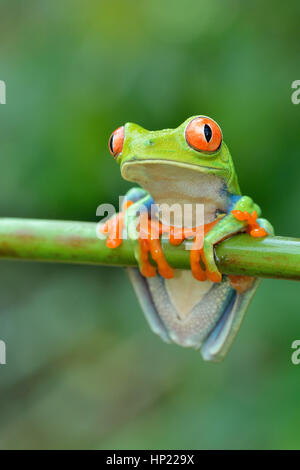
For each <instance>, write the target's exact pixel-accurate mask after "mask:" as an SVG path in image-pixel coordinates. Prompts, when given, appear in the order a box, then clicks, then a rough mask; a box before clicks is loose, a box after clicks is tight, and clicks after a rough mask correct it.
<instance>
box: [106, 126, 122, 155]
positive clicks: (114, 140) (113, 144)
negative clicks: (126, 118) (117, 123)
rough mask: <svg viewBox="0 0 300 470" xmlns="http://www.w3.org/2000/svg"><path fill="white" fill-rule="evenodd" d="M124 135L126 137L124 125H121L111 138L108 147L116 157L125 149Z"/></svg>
mask: <svg viewBox="0 0 300 470" xmlns="http://www.w3.org/2000/svg"><path fill="white" fill-rule="evenodd" d="M124 137H125V132H124V126H121V127H118V129H116V130H115V131H114V132H113V133H112V135H111V136H110V138H109V141H108V148H109V151H110V153H111V154H112V155H113V156H114V157H115V158H117V157H118V155H119V154H120V153H121V152H122V150H123V144H124Z"/></svg>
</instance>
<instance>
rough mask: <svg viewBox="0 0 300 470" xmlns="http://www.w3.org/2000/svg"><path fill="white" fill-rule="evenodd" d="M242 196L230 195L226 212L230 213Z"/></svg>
mask: <svg viewBox="0 0 300 470" xmlns="http://www.w3.org/2000/svg"><path fill="white" fill-rule="evenodd" d="M241 197H242V196H240V195H239V194H230V196H229V199H230V204H229V207H228V212H230V211H232V209H233V208H234V206H235V205H236V203H237V202H238V200H239V199H241Z"/></svg>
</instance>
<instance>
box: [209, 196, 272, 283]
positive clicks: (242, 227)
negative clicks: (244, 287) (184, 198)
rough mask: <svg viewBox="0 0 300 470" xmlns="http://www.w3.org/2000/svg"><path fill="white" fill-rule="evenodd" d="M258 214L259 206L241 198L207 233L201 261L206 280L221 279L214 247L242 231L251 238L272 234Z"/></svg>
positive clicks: (268, 226)
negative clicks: (204, 268) (204, 269)
mask: <svg viewBox="0 0 300 470" xmlns="http://www.w3.org/2000/svg"><path fill="white" fill-rule="evenodd" d="M260 214H261V210H260V208H259V206H258V205H257V204H255V203H254V202H253V200H252V199H251V198H250V197H248V196H242V197H241V198H240V199H239V200H238V201H237V202H236V204H235V205H234V207H233V209H232V210H231V211H230V212H229V213H228V214H227V215H225V216H224V217H223V218H221V219H220V220H219V222H217V223H216V225H215V226H214V227H213V228H212V230H211V231H209V232H208V233H207V235H206V236H205V238H204V242H203V248H202V260H203V262H204V264H205V267H206V275H207V277H208V279H210V280H211V281H213V282H220V281H221V279H222V274H221V273H220V271H219V270H218V268H217V265H216V261H215V255H214V245H216V244H217V243H219V242H220V241H222V240H224V239H226V238H228V237H230V236H231V235H234V234H236V233H238V232H242V231H247V232H248V233H250V235H251V236H253V237H264V236H266V235H268V233H270V234H273V233H274V232H273V227H272V226H271V224H270V223H269V222H267V221H265V220H264V219H258V218H257V217H258V216H259V215H260ZM233 284H234V277H233ZM233 286H234V285H233Z"/></svg>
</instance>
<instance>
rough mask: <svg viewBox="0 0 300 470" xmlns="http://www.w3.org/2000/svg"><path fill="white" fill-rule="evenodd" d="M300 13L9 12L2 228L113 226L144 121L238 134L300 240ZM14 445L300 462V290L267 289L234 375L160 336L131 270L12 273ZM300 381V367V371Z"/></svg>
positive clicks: (94, 3) (199, 1)
mask: <svg viewBox="0 0 300 470" xmlns="http://www.w3.org/2000/svg"><path fill="white" fill-rule="evenodd" d="M299 14H300V4H299V1H297V0H292V1H290V2H289V5H288V7H287V5H286V3H283V2H281V1H279V0H276V1H275V0H273V1H272V2H270V1H265V2H263V3H262V2H259V1H258V0H254V1H252V2H247V3H246V2H242V1H235V0H228V1H226V2H225V1H222V0H213V1H211V2H207V1H204V0H190V1H189V2H188V4H187V3H186V2H183V1H175V0H164V1H163V2H162V1H159V0H151V1H143V0H127V1H126V2H125V1H124V0H86V1H85V2H82V1H79V0H61V1H58V0H56V1H50V0H26V1H25V0H23V1H20V0H9V1H6V0H2V2H1V15H0V64H1V67H0V74H1V76H0V79H2V80H5V81H6V84H7V104H6V105H5V106H0V119H1V156H2V166H1V174H0V187H1V200H0V209H1V215H2V216H16V217H40V218H49V219H51V218H57V219H64V218H65V219H77V220H92V221H94V220H96V216H95V212H96V207H97V206H98V204H100V203H101V202H113V203H114V204H117V201H118V196H119V194H124V193H125V191H126V189H127V188H128V187H129V186H130V185H129V184H128V183H126V182H124V181H122V179H121V177H120V174H119V168H118V166H117V165H116V164H115V162H114V160H113V159H112V158H111V157H110V155H109V153H108V150H107V141H108V137H109V135H110V133H111V132H112V131H113V130H114V129H115V128H116V127H118V126H119V125H121V124H122V123H124V122H126V121H133V122H137V123H139V124H141V125H142V126H144V127H146V128H149V129H160V128H166V127H175V126H177V125H179V124H180V123H181V122H182V121H183V120H185V119H186V118H187V117H188V116H190V115H194V114H207V115H209V116H212V117H213V118H215V119H216V120H217V121H218V122H219V123H220V124H221V126H222V128H223V133H224V136H225V140H226V142H227V143H228V144H229V146H230V149H231V151H232V155H233V158H234V161H235V165H236V169H237V172H238V175H239V180H240V184H241V187H242V190H243V192H244V193H245V194H248V195H252V196H253V197H254V198H255V200H256V201H257V202H258V203H259V204H260V205H261V206H262V208H263V214H264V216H266V217H267V218H269V219H270V220H272V221H273V223H274V226H275V228H276V231H277V234H281V235H288V236H297V235H298V233H299V220H298V219H297V214H298V212H299V211H298V205H299V196H300V187H299V170H300V158H299V143H300V141H299V112H300V106H295V105H293V104H292V102H291V83H292V81H294V80H296V79H300V70H299V52H300V41H299ZM1 266H2V269H1V271H0V283H1V284H0V285H1V294H0V295H1V311H0V338H1V339H3V340H5V341H6V343H7V361H8V364H7V365H6V366H3V367H1V368H0V407H1V412H0V416H1V418H0V447H1V448H65V447H68V448H119V449H122V448H170V449H172V448H173V449H174V448H175V449H176V448H177V449H178V448H186V449H189V448H200V449H201V448H299V444H300V437H299V426H298V423H299V419H300V398H299V397H300V395H299V388H300V385H299V371H300V369H298V368H297V367H296V366H294V365H292V363H291V360H290V356H291V348H290V347H291V343H292V341H293V340H294V339H298V338H299V336H300V318H299V297H298V293H299V286H298V284H297V283H294V282H287V281H271V280H270V281H264V282H263V283H262V285H261V287H260V289H259V291H258V293H257V295H256V296H255V299H254V301H253V303H252V305H251V307H250V309H249V312H248V314H247V317H246V319H245V322H244V325H243V328H242V330H241V332H240V334H239V336H238V338H237V341H236V342H235V344H234V347H233V349H232V351H231V353H230V354H229V356H228V358H227V359H226V361H225V362H224V363H223V364H222V365H213V364H206V363H203V362H202V360H201V358H200V355H199V354H198V353H197V352H195V351H190V350H184V349H181V348H179V347H177V346H175V345H171V346H170V345H165V344H164V343H162V342H161V341H160V339H159V338H158V337H156V336H155V335H153V334H152V333H151V331H150V330H149V328H148V326H147V324H146V322H145V320H144V318H143V315H142V312H141V309H140V307H139V306H138V303H137V301H136V298H135V296H134V294H133V292H132V289H131V286H130V285H129V282H128V280H127V277H126V274H125V272H123V271H122V270H119V269H109V268H105V269H100V268H96V267H79V266H62V265H37V264H31V263H13V262H1ZM299 367H300V366H299Z"/></svg>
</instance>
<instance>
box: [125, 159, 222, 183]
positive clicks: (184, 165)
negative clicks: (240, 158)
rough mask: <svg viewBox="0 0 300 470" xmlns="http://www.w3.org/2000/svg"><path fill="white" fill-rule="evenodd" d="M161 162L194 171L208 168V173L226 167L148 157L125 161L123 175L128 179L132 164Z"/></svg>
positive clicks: (201, 171) (203, 171) (203, 170)
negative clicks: (146, 158) (129, 168)
mask: <svg viewBox="0 0 300 470" xmlns="http://www.w3.org/2000/svg"><path fill="white" fill-rule="evenodd" d="M153 163H154V164H161V165H166V166H168V165H169V166H175V167H177V168H186V169H189V170H193V171H198V172H199V173H205V170H208V173H210V171H219V172H222V171H224V169H223V168H222V169H221V168H216V167H213V166H204V165H194V164H193V163H182V162H178V161H176V160H163V159H159V158H158V159H153V160H152V159H148V160H140V159H138V158H137V159H135V160H134V159H132V160H130V162H124V163H123V164H121V175H122V177H123V178H124V179H127V178H126V173H127V169H128V167H130V166H133V165H145V164H146V165H147V164H153Z"/></svg>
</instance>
